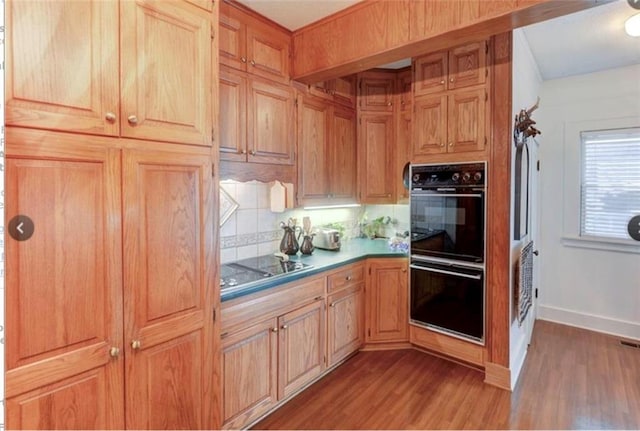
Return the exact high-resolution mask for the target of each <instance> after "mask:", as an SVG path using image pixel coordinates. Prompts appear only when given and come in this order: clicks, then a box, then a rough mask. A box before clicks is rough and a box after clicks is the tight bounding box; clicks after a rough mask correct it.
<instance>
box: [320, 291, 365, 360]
mask: <svg viewBox="0 0 640 431" xmlns="http://www.w3.org/2000/svg"><path fill="white" fill-rule="evenodd" d="M327 303H328V304H329V308H328V310H329V311H328V313H327V318H328V324H327V338H328V343H327V360H328V361H327V362H328V366H329V367H332V366H333V365H335V364H337V363H338V362H340V361H341V360H343V359H344V358H346V357H347V356H349V355H350V354H352V353H353V352H355V351H357V350H358V349H359V348H360V347H361V346H362V343H363V342H364V283H358V284H356V285H355V286H351V287H348V288H346V289H344V290H342V291H340V292H337V293H334V294H332V295H330V296H329V297H328V298H327Z"/></svg>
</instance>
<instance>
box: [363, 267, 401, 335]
mask: <svg viewBox="0 0 640 431" xmlns="http://www.w3.org/2000/svg"><path fill="white" fill-rule="evenodd" d="M407 274H408V273H407V262H406V261H405V260H403V259H397V260H396V259H386V260H382V259H374V260H371V261H370V262H369V277H370V278H369V283H368V287H367V320H368V328H369V329H368V331H367V337H366V338H367V341H368V342H369V341H370V342H389V341H394V342H402V341H407V340H408V339H409V313H408V308H409V303H408V294H409V293H408V278H407V277H408V276H407Z"/></svg>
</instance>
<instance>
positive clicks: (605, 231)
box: [580, 128, 640, 239]
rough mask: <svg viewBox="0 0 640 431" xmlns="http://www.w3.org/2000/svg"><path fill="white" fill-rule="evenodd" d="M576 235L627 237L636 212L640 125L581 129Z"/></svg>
mask: <svg viewBox="0 0 640 431" xmlns="http://www.w3.org/2000/svg"><path fill="white" fill-rule="evenodd" d="M580 136H581V139H582V190H581V199H580V200H581V211H580V214H581V220H580V235H581V236H590V237H602V238H614V239H631V238H630V237H629V233H628V231H627V224H628V223H629V220H630V219H631V217H633V216H636V215H640V128H633V129H616V130H599V131H590V132H582V133H581V134H580Z"/></svg>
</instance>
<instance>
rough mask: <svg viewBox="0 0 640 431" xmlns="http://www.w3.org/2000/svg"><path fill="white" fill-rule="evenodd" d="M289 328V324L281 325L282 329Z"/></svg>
mask: <svg viewBox="0 0 640 431" xmlns="http://www.w3.org/2000/svg"><path fill="white" fill-rule="evenodd" d="M287 328H288V326H287V325H282V326H281V327H280V329H287Z"/></svg>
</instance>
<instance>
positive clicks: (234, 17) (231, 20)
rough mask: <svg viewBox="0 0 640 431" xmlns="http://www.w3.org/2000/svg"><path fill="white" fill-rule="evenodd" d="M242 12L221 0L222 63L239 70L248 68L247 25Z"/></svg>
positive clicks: (220, 48) (219, 26)
mask: <svg viewBox="0 0 640 431" xmlns="http://www.w3.org/2000/svg"><path fill="white" fill-rule="evenodd" d="M243 17H244V16H243V15H241V12H240V11H238V10H237V9H236V8H234V7H233V6H230V5H229V4H228V3H225V2H224V1H222V2H220V20H219V25H218V33H219V35H220V36H219V50H220V51H219V53H220V64H224V65H227V66H229V67H233V68H234V69H238V70H246V69H247V53H246V45H247V26H246V23H244V22H243V20H242V18H243Z"/></svg>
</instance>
